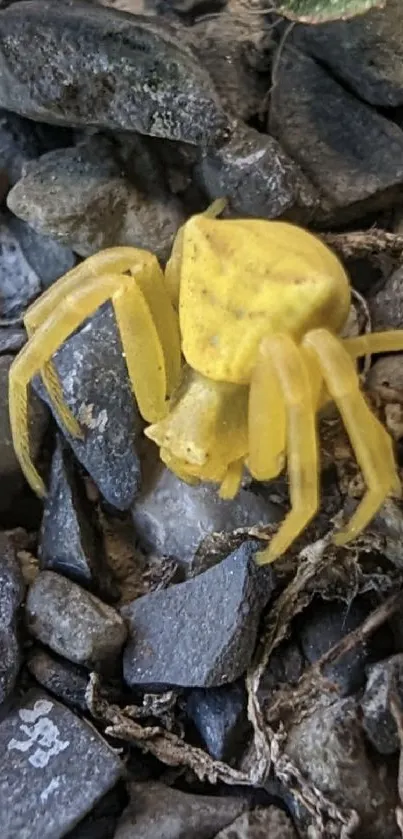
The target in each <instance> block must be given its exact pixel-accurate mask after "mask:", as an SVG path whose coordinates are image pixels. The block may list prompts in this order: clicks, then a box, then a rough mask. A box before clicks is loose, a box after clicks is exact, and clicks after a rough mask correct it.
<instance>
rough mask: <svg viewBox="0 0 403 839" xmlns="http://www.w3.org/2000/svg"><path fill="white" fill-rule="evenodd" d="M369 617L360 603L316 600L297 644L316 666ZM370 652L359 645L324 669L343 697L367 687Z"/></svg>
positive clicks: (300, 626) (302, 621)
mask: <svg viewBox="0 0 403 839" xmlns="http://www.w3.org/2000/svg"><path fill="white" fill-rule="evenodd" d="M367 615H368V609H367V608H365V606H364V604H363V603H361V601H359V600H354V601H353V602H352V603H350V604H348V605H347V604H346V603H344V602H343V601H337V600H331V601H329V600H326V601H323V600H320V599H318V598H317V599H315V600H314V601H313V603H312V604H311V606H310V607H309V608H308V609H306V610H305V611H304V612H303V613H302V615H301V618H300V620H299V622H298V630H297V633H298V641H299V643H300V645H301V648H302V652H303V653H304V655H305V657H306V658H307V660H308V662H309V663H310V664H314V663H315V661H317V660H318V659H319V658H320V657H321V656H322V655H324V653H326V652H327V651H328V650H330V648H331V647H333V646H334V645H335V644H337V643H338V642H339V641H341V640H342V638H344V636H345V635H348V633H349V632H352V631H353V630H354V629H357V627H358V626H360V624H362V622H363V621H364V620H365V618H366V617H367ZM370 655H371V650H370V648H368V646H367V644H366V643H362V644H357V645H356V646H354V648H353V649H352V650H350V652H348V653H345V654H344V655H343V656H340V658H338V659H337V661H336V662H335V663H334V664H331V665H328V666H327V667H325V668H324V669H323V675H324V676H325V678H326V679H329V681H331V682H333V683H334V684H335V685H336V687H337V689H338V692H339V694H340V695H341V696H347V695H348V694H350V693H353V692H355V691H356V690H358V689H359V688H360V687H362V685H363V684H365V667H366V665H367V664H368V661H369V658H370Z"/></svg>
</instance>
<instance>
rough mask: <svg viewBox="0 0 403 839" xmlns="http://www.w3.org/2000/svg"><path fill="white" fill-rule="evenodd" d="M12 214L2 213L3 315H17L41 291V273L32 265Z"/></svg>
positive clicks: (0, 272)
mask: <svg viewBox="0 0 403 839" xmlns="http://www.w3.org/2000/svg"><path fill="white" fill-rule="evenodd" d="M9 221H10V219H9V214H8V213H7V214H6V213H4V212H1V213H0V316H1V317H3V318H17V317H20V316H21V314H22V313H23V312H24V310H25V309H26V307H27V305H28V303H30V302H31V301H32V300H33V299H34V298H35V297H37V296H38V294H40V291H41V283H40V279H39V277H38V275H37V274H36V273H35V271H33V269H32V268H31V266H30V265H29V264H28V262H27V260H26V259H25V256H24V254H23V252H22V250H21V248H20V245H19V242H18V240H17V239H16V237H15V235H14V233H13V232H12V230H11V229H10V224H9Z"/></svg>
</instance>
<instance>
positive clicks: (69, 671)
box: [27, 646, 88, 714]
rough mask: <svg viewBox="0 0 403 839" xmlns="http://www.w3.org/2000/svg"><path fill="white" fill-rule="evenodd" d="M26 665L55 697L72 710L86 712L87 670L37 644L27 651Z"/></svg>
mask: <svg viewBox="0 0 403 839" xmlns="http://www.w3.org/2000/svg"><path fill="white" fill-rule="evenodd" d="M27 667H28V670H29V672H30V673H31V675H32V676H34V678H35V679H36V680H37V682H39V684H40V685H41V686H42V687H43V688H45V689H46V690H47V691H48V692H49V693H51V694H53V696H55V697H56V699H60V700H61V702H63V704H64V705H68V706H69V708H71V709H72V710H73V711H78V712H80V713H82V714H87V713H88V706H87V702H86V699H85V692H86V690H87V687H88V670H85V669H84V668H83V667H79V666H78V665H77V664H72V663H71V661H67V659H65V658H59V657H58V656H54V655H50V654H49V653H48V652H47V651H46V650H45V649H42V648H41V647H39V646H38V647H34V648H33V650H31V651H30V652H29V654H28V657H27Z"/></svg>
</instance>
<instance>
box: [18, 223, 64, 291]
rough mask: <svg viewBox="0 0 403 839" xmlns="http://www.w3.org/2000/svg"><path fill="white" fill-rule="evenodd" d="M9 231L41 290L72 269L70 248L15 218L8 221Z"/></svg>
mask: <svg viewBox="0 0 403 839" xmlns="http://www.w3.org/2000/svg"><path fill="white" fill-rule="evenodd" d="M10 230H11V232H12V234H13V235H14V236H15V238H16V239H17V242H18V244H19V246H20V248H21V251H22V253H23V254H24V256H25V259H26V260H27V262H28V264H29V265H30V266H31V268H32V270H33V271H34V272H35V274H36V275H37V276H38V277H39V279H40V281H41V286H42V288H48V286H50V285H52V283H54V282H55V281H56V280H58V279H59V277H62V276H63V275H64V274H67V271H70V269H71V268H74V265H75V264H76V261H77V260H76V257H75V255H74V253H73V251H72V250H71V248H67V247H65V246H64V245H61V244H60V243H59V242H56V241H55V240H54V239H52V238H51V237H50V236H42V234H41V233H37V232H36V231H35V230H34V229H33V228H32V227H30V226H29V224H26V222H25V221H22V220H21V219H19V218H16V217H15V216H13V217H12V218H11V219H10Z"/></svg>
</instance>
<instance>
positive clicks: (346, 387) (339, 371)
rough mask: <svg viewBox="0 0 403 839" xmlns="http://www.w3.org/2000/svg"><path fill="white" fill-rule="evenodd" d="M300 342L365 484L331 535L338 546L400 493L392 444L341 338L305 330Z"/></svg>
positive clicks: (348, 539) (350, 537)
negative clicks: (342, 427) (310, 354)
mask: <svg viewBox="0 0 403 839" xmlns="http://www.w3.org/2000/svg"><path fill="white" fill-rule="evenodd" d="M303 345H304V346H305V347H307V348H308V351H310V352H313V353H314V354H315V356H316V360H317V362H318V364H319V366H320V369H321V372H322V375H323V378H324V380H325V383H326V387H327V389H328V391H329V393H330V396H331V397H332V399H333V400H334V402H335V404H336V406H337V408H338V409H339V411H340V414H341V416H342V419H343V422H344V425H345V427H346V429H347V433H348V435H349V437H350V441H351V444H352V447H353V449H354V452H355V454H356V457H357V461H358V464H359V466H360V468H361V470H362V473H363V476H364V479H365V482H366V484H367V492H366V495H365V496H364V498H363V500H362V501H361V503H360V504H359V506H358V508H357V510H356V512H355V513H354V515H353V516H352V518H351V520H350V522H349V523H348V525H347V526H346V527H345V528H343V530H341V531H340V532H339V533H337V535H336V536H335V537H334V541H335V543H336V544H338V545H342V544H345V543H347V542H349V541H351V540H352V539H354V538H355V536H357V534H358V533H360V532H361V531H362V530H364V528H365V527H366V526H367V524H368V523H369V522H370V521H371V519H372V518H373V516H374V515H375V514H376V513H377V511H378V509H379V507H380V506H381V505H382V503H383V502H384V500H385V498H386V497H387V496H388V495H389V493H392V492H398V493H400V481H399V477H398V474H397V471H396V465H395V459H394V453H393V444H392V440H391V438H390V436H389V434H388V433H387V431H386V429H385V428H384V427H383V425H382V424H381V423H380V422H379V420H378V419H377V418H376V417H375V415H374V414H373V413H372V411H371V410H370V408H369V406H368V405H367V403H366V401H365V397H364V395H363V393H362V392H361V389H360V382H359V378H358V375H357V371H356V369H355V364H354V361H353V359H352V358H351V356H350V355H349V353H348V351H347V349H346V348H345V346H344V341H343V342H342V341H341V340H339V339H337V338H336V337H335V336H334V335H332V334H331V333H330V332H328V331H327V330H326V329H316V330H313V331H312V332H308V333H307V335H306V336H305V338H304V341H303Z"/></svg>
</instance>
